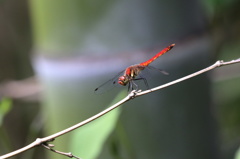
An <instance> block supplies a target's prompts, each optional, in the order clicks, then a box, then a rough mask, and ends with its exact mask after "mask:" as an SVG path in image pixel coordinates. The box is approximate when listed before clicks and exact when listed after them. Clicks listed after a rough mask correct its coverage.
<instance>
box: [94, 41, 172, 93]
mask: <svg viewBox="0 0 240 159" xmlns="http://www.w3.org/2000/svg"><path fill="white" fill-rule="evenodd" d="M174 46H175V44H172V45H169V46H168V47H166V48H164V49H163V50H162V51H160V52H158V53H157V54H156V55H155V56H153V57H152V58H150V59H149V60H147V61H145V62H142V63H140V64H135V65H132V66H129V67H127V68H126V69H125V70H124V71H122V72H120V73H119V74H118V75H117V76H115V77H114V78H113V79H111V80H109V81H107V82H105V83H103V84H102V85H101V86H99V87H98V88H96V89H95V90H94V91H95V92H96V93H98V92H102V90H101V89H103V87H104V86H105V85H107V84H109V82H110V83H111V84H116V82H117V83H118V84H120V85H122V86H126V85H127V84H128V91H130V90H133V89H134V87H135V89H136V90H137V89H138V86H137V84H136V83H135V82H134V81H136V80H143V81H144V83H145V85H146V86H147V87H148V83H147V80H146V79H145V78H143V77H141V76H140V75H139V74H140V72H141V71H143V70H144V69H145V68H146V67H150V66H148V65H149V64H150V63H152V62H153V61H154V60H156V59H157V58H158V57H160V56H161V55H163V54H165V53H166V52H168V51H169V50H171V49H172V48H173V47H174ZM150 68H154V67H150ZM158 70H159V69H158ZM159 71H160V72H161V73H163V74H168V73H167V72H165V71H163V70H159ZM123 72H124V73H123ZM121 73H123V75H122V76H120V77H119V78H118V80H115V79H116V78H117V77H118V76H119V75H120V74H121ZM100 90H101V91H100Z"/></svg>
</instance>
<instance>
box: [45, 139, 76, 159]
mask: <svg viewBox="0 0 240 159" xmlns="http://www.w3.org/2000/svg"><path fill="white" fill-rule="evenodd" d="M41 145H42V146H43V147H44V148H46V149H48V150H50V151H52V152H55V153H58V154H60V155H64V156H67V157H69V158H76V159H80V158H79V157H77V156H74V155H73V154H72V153H71V152H69V153H66V152H61V151H58V150H54V149H53V148H52V147H54V145H50V144H48V143H42V144H41Z"/></svg>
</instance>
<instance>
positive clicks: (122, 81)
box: [118, 76, 129, 86]
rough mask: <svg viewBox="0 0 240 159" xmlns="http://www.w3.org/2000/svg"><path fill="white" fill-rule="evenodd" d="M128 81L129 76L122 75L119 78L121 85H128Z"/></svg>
mask: <svg viewBox="0 0 240 159" xmlns="http://www.w3.org/2000/svg"><path fill="white" fill-rule="evenodd" d="M128 82H129V80H128V78H126V76H120V77H119V78H118V83H119V84H120V85H123V86H126V85H127V83H128Z"/></svg>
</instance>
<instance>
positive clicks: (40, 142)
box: [0, 58, 240, 159]
mask: <svg viewBox="0 0 240 159" xmlns="http://www.w3.org/2000/svg"><path fill="white" fill-rule="evenodd" d="M235 63H240V58H239V59H237V60H232V61H228V62H223V61H217V62H216V63H214V64H213V65H211V66H209V67H207V68H205V69H203V70H200V71H198V72H195V73H193V74H190V75H188V76H185V77H183V78H180V79H177V80H175V81H172V82H169V83H166V84H164V85H161V86H159V87H155V88H153V89H150V90H146V91H142V92H141V91H137V92H136V91H135V90H134V91H132V92H131V93H130V94H129V95H128V96H126V97H125V98H124V99H122V100H121V101H119V102H118V103H116V104H114V105H113V106H111V107H109V108H107V109H105V110H103V111H102V112H100V113H98V114H96V115H94V116H92V117H90V118H88V119H86V120H84V121H82V122H80V123H78V124H76V125H73V126H72V127H69V128H67V129H64V130H62V131H60V132H58V133H55V134H53V135H50V136H47V137H44V138H38V139H36V140H35V141H34V142H32V143H31V144H29V145H27V146H25V147H23V148H20V149H18V150H16V151H13V152H11V153H8V154H5V155H3V156H0V159H5V158H9V157H12V156H15V155H17V154H20V153H22V152H24V151H27V150H29V149H31V148H33V147H36V146H39V145H44V144H45V143H47V142H50V141H53V140H54V139H55V138H57V137H59V136H62V135H64V134H66V133H69V132H70V131H73V130H75V129H77V128H79V127H81V126H83V125H85V124H87V123H90V122H92V121H93V120H96V119H97V118H99V117H101V116H103V115H104V114H106V113H108V112H110V111H112V110H113V109H115V108H117V107H119V106H120V105H122V104H123V103H125V102H127V101H129V100H131V99H133V98H135V97H138V96H142V95H144V94H147V93H150V92H154V91H157V90H160V89H163V88H166V87H169V86H171V85H174V84H176V83H179V82H181V81H184V80H187V79H189V78H192V77H195V76H197V75H200V74H202V73H204V72H207V71H210V70H212V69H214V68H217V67H221V66H225V65H230V64H235ZM45 145H46V144H45ZM45 148H47V147H45ZM48 149H50V150H51V151H53V150H52V149H51V148H48ZM54 152H56V150H54ZM69 154H71V153H68V155H69Z"/></svg>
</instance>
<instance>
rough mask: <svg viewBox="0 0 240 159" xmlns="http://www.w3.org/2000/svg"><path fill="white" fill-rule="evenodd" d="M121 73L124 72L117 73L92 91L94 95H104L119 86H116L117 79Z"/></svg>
mask: <svg viewBox="0 0 240 159" xmlns="http://www.w3.org/2000/svg"><path fill="white" fill-rule="evenodd" d="M123 72H124V70H123V71H121V72H119V73H118V74H117V75H116V76H114V77H113V78H111V79H110V80H108V81H106V82H105V83H103V84H101V85H100V86H99V87H97V88H96V89H95V90H94V93H95V94H102V93H105V92H107V91H109V90H111V89H112V88H113V87H116V86H118V85H119V84H118V78H119V76H120V75H122V74H123Z"/></svg>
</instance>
